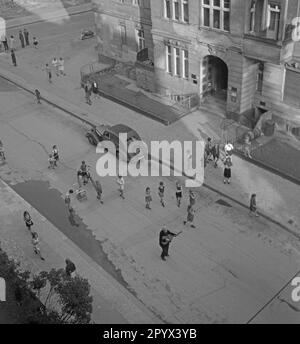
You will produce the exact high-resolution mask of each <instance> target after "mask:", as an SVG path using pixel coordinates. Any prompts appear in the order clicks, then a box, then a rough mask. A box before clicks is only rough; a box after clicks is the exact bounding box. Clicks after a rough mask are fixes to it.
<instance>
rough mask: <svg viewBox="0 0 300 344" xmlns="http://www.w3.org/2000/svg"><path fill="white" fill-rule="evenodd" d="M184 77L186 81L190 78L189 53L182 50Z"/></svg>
mask: <svg viewBox="0 0 300 344" xmlns="http://www.w3.org/2000/svg"><path fill="white" fill-rule="evenodd" d="M182 76H183V77H184V78H185V79H188V78H189V52H188V51H187V50H182Z"/></svg>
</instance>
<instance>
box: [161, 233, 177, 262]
mask: <svg viewBox="0 0 300 344" xmlns="http://www.w3.org/2000/svg"><path fill="white" fill-rule="evenodd" d="M176 236H177V234H175V233H172V232H170V231H169V230H168V229H167V228H166V226H163V228H162V230H161V231H160V233H159V246H160V247H161V248H162V253H161V259H162V260H166V257H169V246H170V242H171V240H172V237H176Z"/></svg>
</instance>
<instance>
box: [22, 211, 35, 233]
mask: <svg viewBox="0 0 300 344" xmlns="http://www.w3.org/2000/svg"><path fill="white" fill-rule="evenodd" d="M23 219H24V222H25V225H26V227H27V229H28V230H29V231H30V232H31V227H32V226H33V221H32V219H31V216H30V214H29V213H28V211H24V213H23Z"/></svg>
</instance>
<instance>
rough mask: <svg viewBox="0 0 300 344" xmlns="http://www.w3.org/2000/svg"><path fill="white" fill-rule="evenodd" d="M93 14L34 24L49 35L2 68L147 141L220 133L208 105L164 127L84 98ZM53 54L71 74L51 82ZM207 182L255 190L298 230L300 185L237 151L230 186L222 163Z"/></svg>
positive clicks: (236, 192) (272, 212)
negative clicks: (48, 66) (84, 36)
mask: <svg viewBox="0 0 300 344" xmlns="http://www.w3.org/2000/svg"><path fill="white" fill-rule="evenodd" d="M91 15H92V14H91V13H87V14H83V15H79V16H75V17H71V19H70V21H69V22H68V23H66V24H65V25H63V26H62V25H61V24H57V25H54V24H53V23H45V24H41V23H38V24H33V26H32V29H31V30H34V31H35V30H36V31H39V32H40V33H41V35H45V37H44V38H43V40H41V46H40V48H39V49H38V50H37V51H36V50H35V49H31V48H29V49H24V50H19V51H17V59H18V62H19V67H17V68H15V67H13V66H11V61H10V57H9V56H7V55H2V58H1V59H0V68H1V74H2V75H8V76H9V78H11V79H15V80H16V81H17V83H18V84H21V85H24V87H29V86H30V85H31V88H32V89H33V90H34V89H35V88H39V89H40V90H41V91H42V92H41V93H42V96H45V97H46V98H47V99H50V100H51V101H52V103H54V104H59V105H60V106H61V107H64V108H68V109H69V110H70V111H71V112H73V113H77V114H78V115H79V116H81V117H82V118H83V119H86V120H90V121H91V122H94V123H104V124H118V123H120V122H125V123H126V124H128V125H130V126H132V127H133V128H134V129H136V130H137V131H138V132H139V133H140V135H141V137H142V138H143V139H144V140H145V141H146V142H147V143H150V142H151V141H153V140H168V141H169V142H172V141H173V140H174V139H176V140H177V139H179V140H180V141H190V140H196V139H202V140H203V139H206V138H207V137H208V136H210V137H214V138H216V139H218V138H220V123H221V122H222V120H223V118H220V117H219V116H218V115H214V114H212V113H208V112H206V111H195V112H193V113H192V114H190V115H188V116H185V117H184V118H182V119H181V120H180V121H178V122H176V123H175V124H173V125H171V126H169V127H165V126H163V125H161V124H160V123H157V122H155V121H153V120H150V119H147V118H145V117H144V116H142V115H140V114H138V113H136V112H134V111H131V110H130V109H127V108H124V107H123V106H120V105H118V104H116V103H113V102H111V101H109V100H107V99H103V98H100V99H99V98H98V99H94V100H93V105H92V106H89V105H87V104H85V100H84V93H83V90H82V89H81V88H80V72H79V71H80V67H81V66H83V65H85V64H87V63H89V62H92V61H96V60H97V55H96V51H95V49H94V46H95V44H96V40H94V39H92V40H87V41H80V40H79V39H78V37H79V36H78V35H79V32H80V29H79V28H80V27H82V26H84V25H85V24H84V23H85V22H87V21H90V20H92V18H91ZM62 31H63V33H62V34H61V32H62ZM52 56H57V57H58V56H63V57H64V59H65V61H66V62H65V68H66V74H67V75H66V77H64V78H62V77H59V78H56V77H55V76H54V80H53V84H49V83H48V82H47V78H46V73H45V71H44V70H43V69H42V67H43V66H44V65H45V63H46V62H51V60H52ZM11 73H13V74H11ZM70 104H71V105H70ZM205 182H206V184H208V185H210V186H212V187H214V188H215V189H217V190H219V191H220V192H222V193H225V194H227V195H229V196H230V197H232V198H233V199H236V200H239V201H240V202H242V203H243V204H245V205H248V204H249V199H250V195H251V194H252V193H257V199H258V206H259V208H260V210H261V211H262V212H264V213H265V214H266V215H267V216H269V217H270V218H273V219H274V220H276V221H278V222H280V223H282V224H283V225H284V226H285V227H286V228H287V229H288V230H291V231H293V232H295V233H297V234H300V213H299V205H298V203H299V202H298V198H299V197H298V191H299V186H295V184H293V183H291V182H288V181H287V180H284V179H282V178H280V177H279V176H276V175H274V174H272V173H270V172H268V171H265V170H263V169H261V168H259V167H257V166H254V165H252V164H250V163H249V162H247V161H245V160H243V159H240V158H238V157H234V167H233V183H232V185H231V186H230V187H228V186H224V185H223V178H222V170H221V168H220V169H217V170H215V169H214V168H211V167H209V168H208V170H207V173H206V177H205Z"/></svg>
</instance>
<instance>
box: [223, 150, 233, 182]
mask: <svg viewBox="0 0 300 344" xmlns="http://www.w3.org/2000/svg"><path fill="white" fill-rule="evenodd" d="M232 165H233V164H232V158H231V156H230V155H228V154H227V155H226V158H225V159H224V184H226V183H227V184H230V181H231V167H232Z"/></svg>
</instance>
